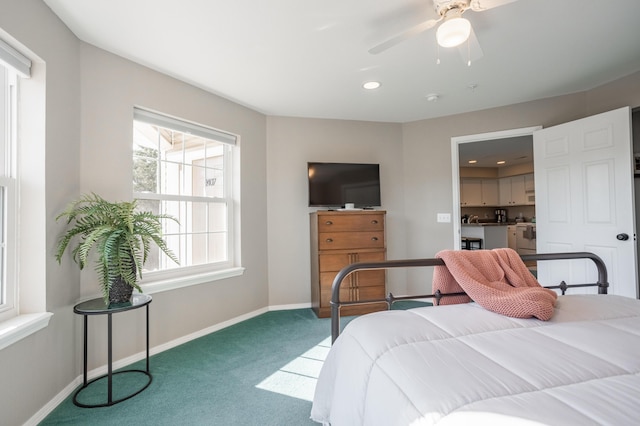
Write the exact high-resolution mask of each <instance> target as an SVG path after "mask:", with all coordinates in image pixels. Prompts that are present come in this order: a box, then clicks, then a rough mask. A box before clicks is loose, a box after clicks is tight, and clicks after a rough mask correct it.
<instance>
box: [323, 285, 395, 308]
mask: <svg viewBox="0 0 640 426" xmlns="http://www.w3.org/2000/svg"><path fill="white" fill-rule="evenodd" d="M386 296H387V295H386V294H385V288H384V286H374V287H357V288H348V287H341V288H340V301H341V302H346V301H350V302H355V301H358V300H379V299H384V298H385V297H386ZM320 299H321V303H322V305H323V306H330V303H329V302H331V291H326V292H322V295H321V296H320Z"/></svg>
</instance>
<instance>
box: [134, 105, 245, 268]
mask: <svg viewBox="0 0 640 426" xmlns="http://www.w3.org/2000/svg"><path fill="white" fill-rule="evenodd" d="M133 130H134V132H133V195H134V197H135V198H137V199H138V200H139V206H140V208H141V209H143V210H149V211H153V212H154V213H166V214H169V215H172V216H173V217H175V218H176V219H177V220H178V223H176V222H174V221H171V220H165V221H164V223H163V233H164V237H165V239H166V241H167V243H168V246H169V248H170V249H171V250H172V251H173V252H174V253H175V254H176V256H177V257H178V259H179V260H180V265H176V264H175V263H174V262H173V261H172V260H171V259H169V258H168V257H167V256H166V255H165V254H164V253H162V252H161V251H160V250H159V249H157V248H155V249H154V251H153V252H152V253H151V254H150V256H149V260H148V261H147V263H146V264H145V270H146V271H165V270H169V269H174V268H178V267H180V268H185V267H186V268H191V269H196V270H198V269H205V270H212V269H214V270H222V269H226V268H230V267H232V266H235V259H234V258H233V253H234V249H233V242H234V238H233V237H234V228H233V225H234V224H233V222H234V221H233V217H234V215H233V209H234V198H233V186H234V178H233V177H234V171H233V164H234V162H233V155H234V150H236V149H237V147H236V137H235V136H233V135H231V134H228V133H224V132H220V131H218V130H214V129H211V128H208V127H204V126H201V125H197V124H194V123H189V122H185V121H181V120H177V119H174V118H171V117H166V116H163V115H159V114H156V113H152V112H149V111H145V110H142V109H137V108H136V109H135V110H134V123H133Z"/></svg>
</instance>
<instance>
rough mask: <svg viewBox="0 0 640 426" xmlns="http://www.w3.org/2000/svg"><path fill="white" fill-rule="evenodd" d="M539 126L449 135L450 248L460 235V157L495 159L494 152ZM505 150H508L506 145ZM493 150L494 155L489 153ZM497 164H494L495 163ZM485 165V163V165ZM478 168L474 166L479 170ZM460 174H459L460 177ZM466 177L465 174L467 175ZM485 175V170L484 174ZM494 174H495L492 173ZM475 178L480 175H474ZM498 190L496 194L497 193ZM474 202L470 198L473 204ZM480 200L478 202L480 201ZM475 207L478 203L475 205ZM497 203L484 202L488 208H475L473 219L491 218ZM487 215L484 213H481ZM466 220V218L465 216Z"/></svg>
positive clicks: (457, 246)
mask: <svg viewBox="0 0 640 426" xmlns="http://www.w3.org/2000/svg"><path fill="white" fill-rule="evenodd" d="M541 128H542V126H535V127H526V128H521V129H512V130H503V131H499V132H490V133H482V134H477V135H467V136H459V137H453V138H451V158H452V171H453V176H452V180H453V234H454V249H455V250H459V249H461V248H462V247H461V246H462V244H461V237H462V232H461V231H462V217H463V214H462V206H461V201H462V198H461V196H462V194H461V182H462V178H464V177H465V176H464V173H465V172H466V171H464V170H463V171H462V172H461V161H465V162H467V163H466V164H468V161H470V160H473V159H472V158H470V156H475V157H476V160H477V161H480V160H479V159H480V157H479V156H480V155H482V159H483V161H485V165H487V166H488V165H489V162H491V161H492V162H497V161H498V156H497V154H500V152H499V150H500V149H501V150H503V151H504V150H507V149H509V148H508V147H509V146H510V145H511V144H518V143H522V142H523V141H525V140H532V138H533V132H534V131H536V130H539V129H541ZM509 151H512V152H513V150H511V149H509ZM493 154H496V155H493ZM496 166H497V165H496ZM486 168H489V167H486ZM480 169H481V168H478V170H480ZM478 173H479V174H478V175H477V176H475V177H476V178H482V177H483V176H482V173H489V174H490V172H488V171H487V170H480V172H478ZM461 174H462V175H463V176H462V178H461ZM467 177H468V176H467ZM487 177H488V174H487ZM495 178H496V179H497V178H499V176H498V175H497V174H496V176H495ZM474 180H475V181H478V180H481V179H474ZM497 195H498V194H496V196H497ZM476 203H477V201H476V202H474V203H473V204H474V205H475V204H476ZM481 203H482V202H481ZM490 204H500V203H499V202H495V203H490ZM476 207H481V205H478V206H476ZM495 207H498V206H497V205H494V206H487V208H488V210H487V209H486V208H485V209H483V210H478V213H479V214H477V215H473V216H478V218H477V220H478V221H482V220H484V219H487V220H492V219H493V217H492V213H491V212H492V211H493V210H492V208H495ZM514 213H515V214H516V215H518V214H519V213H520V212H519V211H517V212H516V211H514V212H508V215H513V214H514ZM485 215H486V216H488V217H484V216H485ZM467 220H468V218H467ZM496 244H503V243H501V242H497V243H496ZM504 247H507V241H506V240H505V242H504Z"/></svg>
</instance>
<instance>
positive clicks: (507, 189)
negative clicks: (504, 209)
mask: <svg viewBox="0 0 640 426" xmlns="http://www.w3.org/2000/svg"><path fill="white" fill-rule="evenodd" d="M498 187H499V202H500V206H526V205H532V204H535V198H529V195H530V194H533V174H528V175H519V176H510V177H505V178H500V179H499V180H498ZM528 188H530V189H529V191H528V190H527V189H528Z"/></svg>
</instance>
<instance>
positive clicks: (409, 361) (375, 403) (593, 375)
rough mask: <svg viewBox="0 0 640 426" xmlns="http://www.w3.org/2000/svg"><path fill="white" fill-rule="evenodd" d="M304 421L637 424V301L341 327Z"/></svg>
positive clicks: (399, 316)
mask: <svg viewBox="0 0 640 426" xmlns="http://www.w3.org/2000/svg"><path fill="white" fill-rule="evenodd" d="M311 418H312V419H313V420H315V421H317V422H321V423H324V424H331V425H332V426H341V425H347V426H356V425H367V426H368V425H384V426H391V425H430V424H439V425H454V424H455V425H462V424H464V425H469V424H474V425H475V424H490V425H514V424H527V425H538V424H545V425H581V426H584V425H590V424H599V425H600V424H609V425H616V426H620V425H638V424H640V301H638V300H635V299H629V298H624V297H619V296H613V295H568V296H562V297H559V298H558V302H557V307H556V312H555V314H554V316H553V318H552V319H551V320H550V321H546V322H545V321H539V320H536V319H516V318H509V317H505V316H502V315H499V314H495V313H493V312H490V311H487V310H485V309H483V308H482V307H480V306H478V305H476V304H474V303H470V304H464V305H448V306H438V307H427V308H418V309H412V310H408V311H386V312H378V313H374V314H369V315H365V316H363V317H360V318H356V319H354V320H353V321H351V323H349V324H348V325H347V326H346V327H345V330H344V331H343V333H342V334H341V335H340V337H339V338H338V339H337V340H336V342H335V344H334V345H333V347H332V348H331V351H330V352H329V355H328V357H327V359H326V361H325V363H324V366H323V368H322V371H321V373H320V377H319V379H318V383H317V387H316V393H315V398H314V402H313V408H312V411H311Z"/></svg>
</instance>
